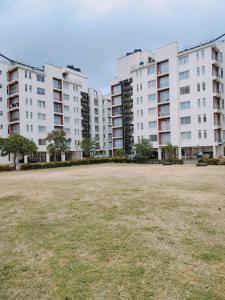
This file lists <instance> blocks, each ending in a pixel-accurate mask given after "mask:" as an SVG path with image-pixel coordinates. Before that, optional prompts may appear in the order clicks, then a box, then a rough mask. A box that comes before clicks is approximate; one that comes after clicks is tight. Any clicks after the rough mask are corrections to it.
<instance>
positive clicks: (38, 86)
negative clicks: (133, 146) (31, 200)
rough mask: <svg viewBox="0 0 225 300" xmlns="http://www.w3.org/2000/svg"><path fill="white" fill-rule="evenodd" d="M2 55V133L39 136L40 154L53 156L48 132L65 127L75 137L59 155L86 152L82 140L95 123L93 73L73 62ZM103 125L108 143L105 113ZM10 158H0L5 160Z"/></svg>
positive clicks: (77, 155)
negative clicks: (30, 61) (32, 61)
mask: <svg viewBox="0 0 225 300" xmlns="http://www.w3.org/2000/svg"><path fill="white" fill-rule="evenodd" d="M0 58H1V61H0V136H1V137H7V136H8V135H9V134H13V133H19V134H21V135H23V136H25V137H27V138H29V139H30V140H33V141H34V142H35V143H36V145H37V146H38V153H37V158H38V159H39V160H40V161H49V160H51V157H49V154H48V153H47V151H46V147H47V142H46V136H47V134H48V133H49V132H51V131H52V130H57V129H63V130H64V131H65V132H66V134H67V137H68V138H69V140H70V142H68V146H69V151H68V153H66V155H65V156H64V155H62V157H59V158H58V159H59V160H65V159H66V160H70V159H78V158H81V157H82V151H81V148H80V142H81V141H82V139H83V138H84V137H91V136H92V132H91V129H92V128H93V127H94V125H93V124H92V121H93V117H92V93H90V94H89V90H88V77H87V76H86V75H84V74H83V73H82V72H81V70H80V69H77V68H74V67H73V66H67V67H65V68H59V67H56V66H53V65H51V64H45V65H44V66H43V68H41V69H39V68H36V67H33V66H29V65H26V64H23V63H19V62H16V61H14V60H11V59H8V58H7V57H5V56H3V55H1V56H0ZM93 103H94V102H93ZM101 103H102V102H100V105H101ZM98 126H99V128H98V129H99V141H101V144H102V147H103V132H102V115H100V116H99V125H98ZM95 129H96V130H97V127H96V128H95ZM7 161H8V158H2V157H1V158H0V163H4V162H7Z"/></svg>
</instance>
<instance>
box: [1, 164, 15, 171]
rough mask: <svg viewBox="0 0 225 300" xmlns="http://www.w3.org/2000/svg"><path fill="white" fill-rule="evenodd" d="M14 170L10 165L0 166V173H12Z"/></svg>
mask: <svg viewBox="0 0 225 300" xmlns="http://www.w3.org/2000/svg"><path fill="white" fill-rule="evenodd" d="M14 170H15V169H14V168H13V167H12V166H10V165H0V172H6V171H14Z"/></svg>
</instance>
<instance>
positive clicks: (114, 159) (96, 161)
mask: <svg viewBox="0 0 225 300" xmlns="http://www.w3.org/2000/svg"><path fill="white" fill-rule="evenodd" d="M162 162H163V161H161V160H158V159H155V160H146V159H144V160H141V161H138V160H132V159H128V158H126V157H112V158H107V157H104V158H85V159H78V160H71V161H57V162H43V163H28V164H22V165H21V170H35V169H49V168H59V167H69V166H81V165H92V164H103V163H145V164H161V163H162ZM171 162H172V163H173V164H182V163H183V160H179V159H173V160H171Z"/></svg>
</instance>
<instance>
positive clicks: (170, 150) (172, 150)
mask: <svg viewBox="0 0 225 300" xmlns="http://www.w3.org/2000/svg"><path fill="white" fill-rule="evenodd" d="M164 149H165V153H166V158H168V159H172V158H175V157H176V146H173V145H172V144H170V143H168V144H166V146H165V148H164Z"/></svg>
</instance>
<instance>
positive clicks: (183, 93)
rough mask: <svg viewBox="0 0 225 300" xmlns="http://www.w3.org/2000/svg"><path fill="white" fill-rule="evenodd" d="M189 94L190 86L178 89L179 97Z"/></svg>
mask: <svg viewBox="0 0 225 300" xmlns="http://www.w3.org/2000/svg"><path fill="white" fill-rule="evenodd" d="M189 93H190V86H189V85H187V86H184V87H181V88H180V94H181V95H185V94H189Z"/></svg>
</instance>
